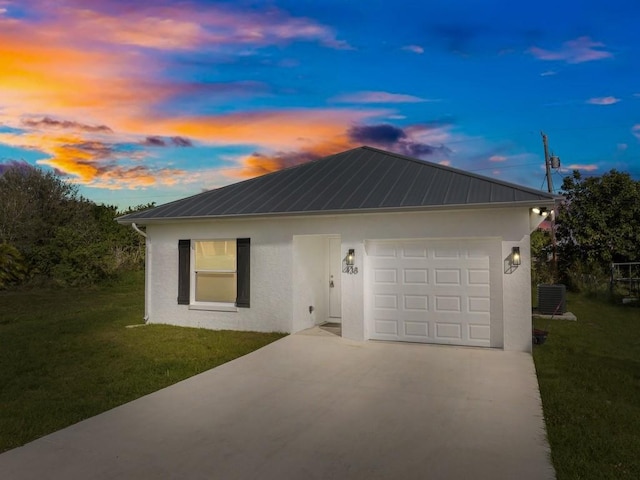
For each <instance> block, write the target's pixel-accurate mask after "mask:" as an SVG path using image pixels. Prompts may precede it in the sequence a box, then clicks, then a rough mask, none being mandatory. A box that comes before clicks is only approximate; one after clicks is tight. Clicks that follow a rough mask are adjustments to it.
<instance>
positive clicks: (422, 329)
mask: <svg viewBox="0 0 640 480" xmlns="http://www.w3.org/2000/svg"><path fill="white" fill-rule="evenodd" d="M404 334H405V336H406V337H418V338H420V339H425V340H427V339H428V338H429V323H427V322H411V321H407V322H404Z"/></svg>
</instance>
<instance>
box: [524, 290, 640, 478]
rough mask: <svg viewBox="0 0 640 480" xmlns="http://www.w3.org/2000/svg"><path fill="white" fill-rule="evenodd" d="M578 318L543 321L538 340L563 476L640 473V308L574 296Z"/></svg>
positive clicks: (550, 428) (554, 449) (548, 416)
mask: <svg viewBox="0 0 640 480" xmlns="http://www.w3.org/2000/svg"><path fill="white" fill-rule="evenodd" d="M567 306H568V309H569V311H571V312H573V313H575V314H576V315H577V317H578V321H577V322H569V321H562V320H553V321H551V322H549V321H546V320H536V322H535V326H536V327H537V328H542V329H545V330H549V332H550V333H549V337H548V339H547V342H546V343H545V344H544V345H541V346H534V351H533V358H534V361H535V364H536V369H537V372H538V381H539V384H540V392H541V395H542V404H543V409H544V416H545V420H546V424H547V433H548V437H549V442H550V444H551V456H552V459H553V464H554V466H555V468H556V472H557V476H558V480H565V479H598V480H603V479H616V480H618V479H638V478H640V308H637V307H635V308H634V307H629V306H623V305H613V304H611V303H608V301H607V300H605V299H590V298H587V297H585V296H578V295H570V296H569V301H568V304H567Z"/></svg>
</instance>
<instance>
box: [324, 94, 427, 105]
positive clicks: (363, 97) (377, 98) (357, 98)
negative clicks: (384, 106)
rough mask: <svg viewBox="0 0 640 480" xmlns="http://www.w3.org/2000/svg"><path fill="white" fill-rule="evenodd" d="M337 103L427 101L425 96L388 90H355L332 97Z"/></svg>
mask: <svg viewBox="0 0 640 480" xmlns="http://www.w3.org/2000/svg"><path fill="white" fill-rule="evenodd" d="M333 101H334V102H339V103H419V102H429V101H432V100H428V99H426V98H420V97H416V96H414V95H406V94H402V93H389V92H356V93H347V94H345V95H340V96H338V97H335V98H334V99H333Z"/></svg>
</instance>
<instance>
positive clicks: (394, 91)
mask: <svg viewBox="0 0 640 480" xmlns="http://www.w3.org/2000/svg"><path fill="white" fill-rule="evenodd" d="M639 20H640V4H638V2H636V1H626V0H613V1H607V2H604V1H590V0H586V1H582V2H578V1H572V2H562V1H556V2H548V1H542V2H537V3H535V4H530V3H529V4H523V3H522V2H513V1H510V2H503V1H468V0H466V1H460V0H452V1H448V2H415V1H411V2H405V1H402V0H398V1H394V2H390V1H375V0H374V1H369V2H361V1H355V0H345V1H304V0H298V1H268V2H243V1H235V2H212V1H200V2H171V1H146V0H145V1H139V2H127V1H120V0H103V1H101V2H86V1H80V0H75V1H74V0H60V1H56V2H51V1H48V0H35V1H20V2H16V1H12V0H8V1H7V0H0V60H1V62H0V163H3V164H11V163H13V162H19V161H25V162H28V163H30V164H34V165H39V166H41V167H42V168H46V169H54V170H55V171H57V172H59V173H60V174H61V175H64V176H65V178H67V179H68V180H70V181H72V182H74V183H77V184H78V185H79V187H80V190H81V193H82V194H83V195H84V196H86V197H87V198H89V199H91V200H94V201H96V202H99V203H101V202H104V203H108V204H116V205H119V206H121V207H126V206H129V205H136V204H142V203H148V202H156V203H165V202H167V201H171V200H174V199H176V198H181V197H184V196H187V195H191V194H195V193H199V192H200V191H202V190H205V189H210V188H216V187H220V186H222V185H226V184H229V183H232V182H236V181H238V180H241V179H244V178H249V177H252V176H255V175H260V174H264V173H267V172H270V171H274V170H278V169H280V168H284V167H288V166H291V165H295V164H298V163H301V162H305V161H309V160H312V159H315V158H319V157H322V156H324V155H328V154H331V153H336V152H340V151H343V150H346V149H349V148H353V147H356V146H359V145H362V144H368V145H372V146H376V147H379V148H383V149H386V150H391V151H396V152H399V153H403V154H407V155H410V156H415V157H419V158H422V159H424V160H428V161H432V162H437V163H442V164H446V165H450V166H453V167H456V168H461V169H466V170H469V171H472V172H476V173H479V174H483V175H487V176H492V177H495V178H499V179H503V180H506V181H511V182H516V183H521V184H524V185H527V186H530V187H533V188H542V187H543V182H544V160H543V150H542V142H541V136H540V132H541V131H544V132H545V133H546V134H547V135H548V137H549V145H550V148H551V150H552V151H553V152H554V153H555V154H556V155H558V156H560V158H561V159H562V168H561V169H560V170H559V171H556V172H554V175H553V178H554V184H555V186H556V188H558V187H559V186H560V185H561V182H562V176H563V175H567V174H569V173H570V172H571V170H572V169H579V170H581V172H582V173H583V174H585V175H600V174H602V173H605V172H607V171H609V170H610V169H612V168H615V169H618V170H621V171H626V172H629V173H631V175H632V176H633V177H634V178H636V179H638V178H640V62H638V59H639V58H640V55H639V54H640V48H639V47H640V35H638V34H637V25H638V21H639Z"/></svg>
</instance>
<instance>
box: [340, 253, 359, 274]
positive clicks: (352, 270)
mask: <svg viewBox="0 0 640 480" xmlns="http://www.w3.org/2000/svg"><path fill="white" fill-rule="evenodd" d="M355 260H356V251H355V250H354V249H353V248H350V249H349V250H348V251H347V256H346V257H344V261H343V264H344V265H343V268H342V271H343V272H344V273H348V274H350V275H355V274H356V273H358V267H356V266H355Z"/></svg>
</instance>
